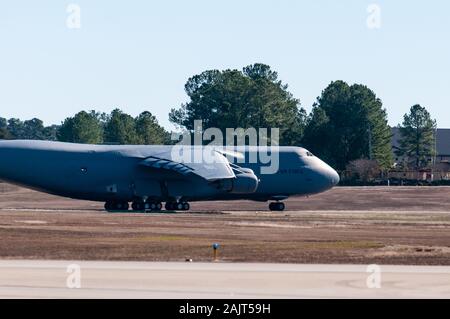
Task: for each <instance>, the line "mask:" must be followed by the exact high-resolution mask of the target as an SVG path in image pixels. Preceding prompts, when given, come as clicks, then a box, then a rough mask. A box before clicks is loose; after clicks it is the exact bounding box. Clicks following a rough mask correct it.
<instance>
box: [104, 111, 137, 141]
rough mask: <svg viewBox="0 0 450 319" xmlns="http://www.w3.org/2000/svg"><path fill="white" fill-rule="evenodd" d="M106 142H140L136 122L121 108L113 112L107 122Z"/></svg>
mask: <svg viewBox="0 0 450 319" xmlns="http://www.w3.org/2000/svg"><path fill="white" fill-rule="evenodd" d="M104 136H105V142H106V143H109V144H139V142H140V141H139V136H138V134H137V130H136V122H135V121H134V118H133V117H132V116H131V115H128V114H126V113H123V112H122V111H121V110H119V109H115V110H113V111H112V112H111V114H110V115H109V117H108V120H107V121H106V123H105V135H104Z"/></svg>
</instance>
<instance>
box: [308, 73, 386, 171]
mask: <svg viewBox="0 0 450 319" xmlns="http://www.w3.org/2000/svg"><path fill="white" fill-rule="evenodd" d="M390 138H391V131H390V128H389V126H388V124H387V114H386V110H385V109H383V107H382V102H381V100H380V99H378V98H377V97H376V95H375V93H374V92H373V91H372V90H370V89H369V88H368V87H366V86H364V85H359V84H355V85H352V86H349V85H348V84H347V83H345V82H343V81H336V82H332V83H331V84H330V85H329V86H328V87H327V88H326V89H325V90H324V91H323V92H322V95H321V96H320V97H319V98H318V99H317V103H316V104H315V105H314V107H313V110H312V112H311V114H310V116H309V117H308V121H307V127H306V129H305V136H304V139H303V142H304V145H305V146H306V147H307V148H309V149H310V150H311V151H313V152H314V153H316V154H317V155H318V156H319V157H321V158H323V159H324V160H325V161H327V162H328V163H330V164H331V165H332V166H334V167H335V168H337V169H338V170H344V169H345V167H346V165H347V164H348V163H349V162H350V161H353V160H357V159H363V158H366V159H373V160H376V161H377V162H378V164H379V165H380V167H381V168H383V169H387V168H389V167H391V165H392V152H391V140H390Z"/></svg>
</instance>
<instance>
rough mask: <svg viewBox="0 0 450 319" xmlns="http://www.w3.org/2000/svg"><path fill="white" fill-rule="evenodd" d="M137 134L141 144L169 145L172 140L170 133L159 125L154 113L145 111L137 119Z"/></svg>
mask: <svg viewBox="0 0 450 319" xmlns="http://www.w3.org/2000/svg"><path fill="white" fill-rule="evenodd" d="M135 122H136V132H137V134H138V138H139V144H146V145H152V144H156V145H157V144H167V143H168V142H169V140H170V136H169V133H168V132H166V130H164V128H163V127H162V126H160V125H159V124H158V121H157V120H156V117H155V116H153V115H152V113H150V112H148V111H145V112H142V113H141V114H139V116H138V117H137V118H136V119H135Z"/></svg>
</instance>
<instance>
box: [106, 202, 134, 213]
mask: <svg viewBox="0 0 450 319" xmlns="http://www.w3.org/2000/svg"><path fill="white" fill-rule="evenodd" d="M128 208H129V205H128V202H122V201H109V202H106V203H105V209H106V210H107V211H123V210H128Z"/></svg>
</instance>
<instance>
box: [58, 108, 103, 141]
mask: <svg viewBox="0 0 450 319" xmlns="http://www.w3.org/2000/svg"><path fill="white" fill-rule="evenodd" d="M57 138H58V140H59V141H62V142H71V143H88V144H101V143H102V142H103V127H102V123H101V121H100V114H99V113H96V112H95V111H91V112H89V113H87V112H85V111H81V112H79V113H77V114H76V115H75V116H74V117H68V118H66V119H65V120H64V122H63V123H62V125H61V127H60V128H59V130H58V132H57Z"/></svg>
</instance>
